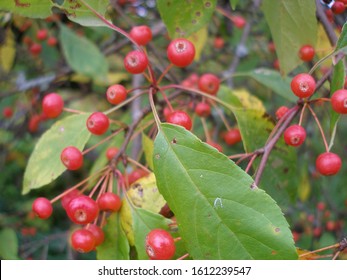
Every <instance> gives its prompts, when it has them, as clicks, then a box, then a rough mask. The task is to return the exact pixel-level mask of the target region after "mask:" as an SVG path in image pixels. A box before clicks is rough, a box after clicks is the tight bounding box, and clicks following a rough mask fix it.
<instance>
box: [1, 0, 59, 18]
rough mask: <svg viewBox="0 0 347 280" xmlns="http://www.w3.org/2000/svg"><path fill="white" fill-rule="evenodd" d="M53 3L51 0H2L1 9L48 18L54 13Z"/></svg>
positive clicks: (32, 16)
mask: <svg viewBox="0 0 347 280" xmlns="http://www.w3.org/2000/svg"><path fill="white" fill-rule="evenodd" d="M52 7H53V3H52V1H49V0H45V1H42V0H20V1H15V0H1V1H0V11H1V10H4V11H9V12H12V13H15V14H19V15H22V16H25V17H30V18H46V17H48V16H50V15H51V14H52V11H51V9H52Z"/></svg>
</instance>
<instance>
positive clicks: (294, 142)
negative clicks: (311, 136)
mask: <svg viewBox="0 0 347 280" xmlns="http://www.w3.org/2000/svg"><path fill="white" fill-rule="evenodd" d="M283 136H284V142H286V144H287V145H289V146H294V147H298V146H300V145H301V144H302V143H304V141H305V139H306V130H305V129H304V128H303V127H302V126H301V125H297V124H294V125H291V126H289V127H287V129H286V130H285V131H284V134H283Z"/></svg>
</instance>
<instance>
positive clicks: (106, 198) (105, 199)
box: [97, 192, 122, 212]
mask: <svg viewBox="0 0 347 280" xmlns="http://www.w3.org/2000/svg"><path fill="white" fill-rule="evenodd" d="M97 202H98V205H99V209H100V210H103V211H111V212H118V211H119V209H120V208H121V206H122V200H121V198H120V197H119V196H118V195H116V194H114V193H111V192H105V193H103V194H102V195H101V196H100V197H99V199H98V201H97Z"/></svg>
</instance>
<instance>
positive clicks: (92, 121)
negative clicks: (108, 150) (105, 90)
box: [87, 112, 110, 135]
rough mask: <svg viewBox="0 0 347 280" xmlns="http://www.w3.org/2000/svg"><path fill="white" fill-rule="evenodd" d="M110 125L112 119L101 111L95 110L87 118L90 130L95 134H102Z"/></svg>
mask: <svg viewBox="0 0 347 280" xmlns="http://www.w3.org/2000/svg"><path fill="white" fill-rule="evenodd" d="M109 126H110V120H109V119H108V117H107V116H106V115H105V114H104V113H101V112H95V113H93V114H91V115H90V116H89V118H88V119H87V128H88V130H89V131H90V132H91V133H93V134H95V135H102V134H104V133H105V132H106V131H107V130H108V127H109Z"/></svg>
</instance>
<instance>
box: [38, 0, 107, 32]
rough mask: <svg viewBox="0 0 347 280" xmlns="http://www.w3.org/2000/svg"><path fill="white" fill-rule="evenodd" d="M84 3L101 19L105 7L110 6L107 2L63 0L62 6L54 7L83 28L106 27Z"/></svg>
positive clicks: (103, 0) (105, 0)
mask: <svg viewBox="0 0 347 280" xmlns="http://www.w3.org/2000/svg"><path fill="white" fill-rule="evenodd" d="M41 1H42V0H41ZM84 2H85V3H87V4H88V5H89V6H90V7H91V8H92V9H94V10H95V11H96V12H98V13H99V14H100V15H101V16H103V17H105V14H106V11H107V7H108V5H109V4H110V3H109V0H84V1H80V0H74V1H71V0H65V1H64V3H63V4H62V5H58V4H56V5H55V6H56V7H58V8H59V9H61V10H62V11H63V12H64V13H65V14H66V16H67V17H68V18H69V19H70V20H72V21H74V22H76V23H78V24H81V25H84V26H107V25H106V24H105V23H104V22H103V21H102V20H101V19H99V18H98V17H97V16H96V15H95V14H94V13H93V12H92V11H91V9H89V8H88V7H87V6H86V5H85V4H84Z"/></svg>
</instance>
